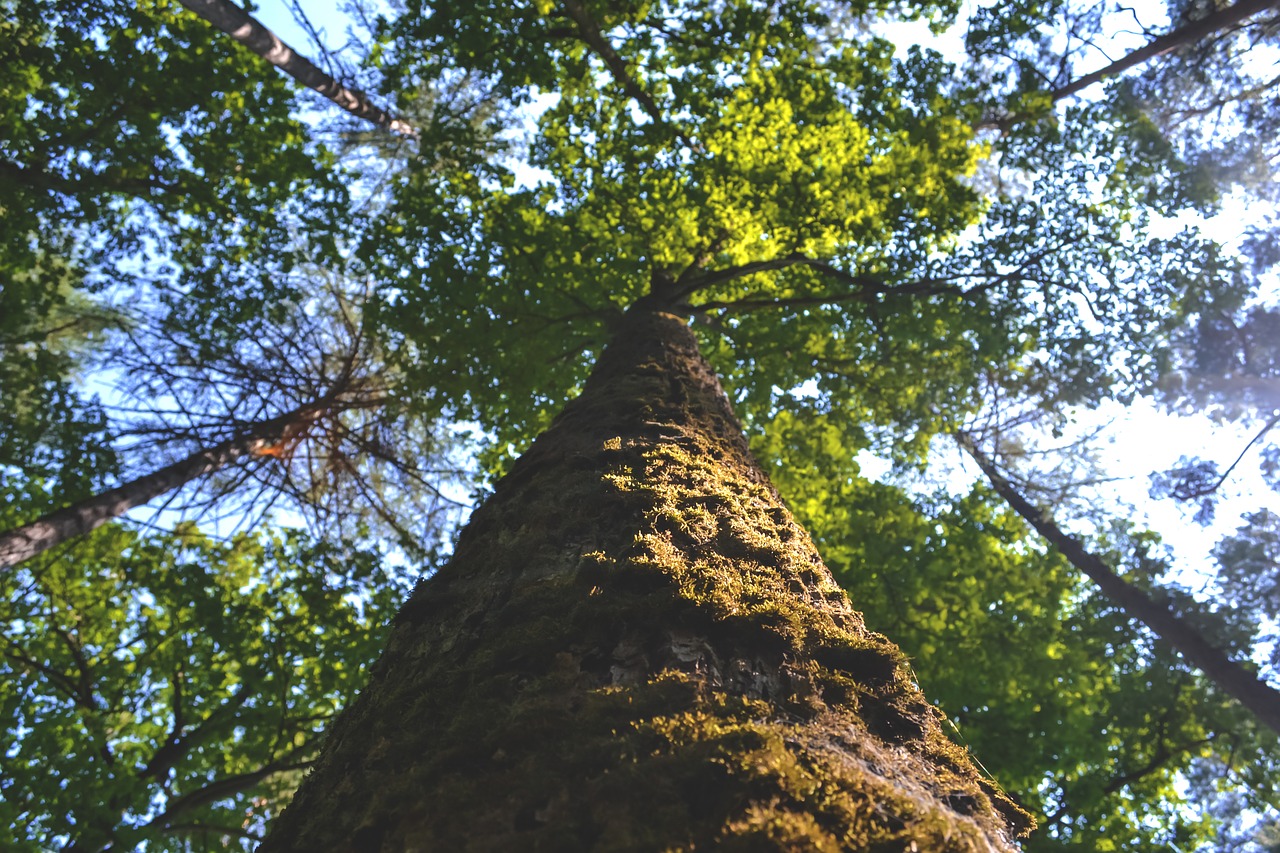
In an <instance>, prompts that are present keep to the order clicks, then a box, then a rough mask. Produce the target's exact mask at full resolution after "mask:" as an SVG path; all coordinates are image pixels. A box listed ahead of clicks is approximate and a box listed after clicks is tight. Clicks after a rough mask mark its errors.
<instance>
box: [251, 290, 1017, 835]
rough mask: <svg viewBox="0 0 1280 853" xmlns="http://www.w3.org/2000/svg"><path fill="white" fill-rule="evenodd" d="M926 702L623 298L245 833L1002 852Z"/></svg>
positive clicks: (712, 394) (1006, 825) (974, 786)
mask: <svg viewBox="0 0 1280 853" xmlns="http://www.w3.org/2000/svg"><path fill="white" fill-rule="evenodd" d="M940 722H941V716H940V714H939V713H938V712H937V711H936V710H934V709H933V708H932V707H931V706H930V705H929V704H928V703H927V702H926V701H925V700H924V698H923V697H922V695H921V693H920V691H919V689H918V688H917V686H916V685H915V684H914V682H913V680H912V677H911V673H910V669H909V667H908V666H907V665H906V664H905V661H904V659H903V657H902V655H901V653H900V652H899V651H898V649H897V648H896V647H895V646H894V645H893V644H892V643H890V642H889V641H888V640H887V639H885V638H884V637H882V636H880V635H878V634H875V633H873V632H871V631H869V630H867V628H866V627H865V626H864V624H863V621H862V618H861V616H860V614H858V613H857V612H856V611H855V610H854V609H853V607H852V606H851V604H850V602H849V600H848V598H847V596H846V595H845V594H844V593H843V592H842V591H841V590H840V589H839V587H838V586H837V585H836V583H835V581H834V580H833V579H832V576H831V574H830V572H829V571H828V570H827V568H826V567H825V566H824V565H823V563H822V560H821V559H820V557H819V556H818V554H817V551H816V550H815V548H814V546H813V544H812V542H811V541H810V539H809V537H808V535H807V534H806V533H805V532H804V530H803V529H801V528H800V527H799V525H797V524H796V522H795V521H794V519H793V518H792V517H791V514H790V512H788V511H787V509H786V507H785V506H784V505H783V503H782V501H781V500H780V499H779V497H778V495H777V493H776V492H775V491H774V489H773V488H772V486H771V485H770V484H769V482H768V480H767V478H766V477H765V475H764V474H763V473H762V471H761V470H760V468H759V466H758V465H757V464H756V463H755V461H754V460H753V459H752V457H751V455H750V453H749V451H748V450H747V446H746V442H745V440H744V438H743V436H742V433H741V429H740V427H739V425H738V423H737V421H736V419H735V417H734V415H733V412H732V410H731V408H730V406H729V403H728V400H727V398H726V397H725V395H724V393H723V391H722V390H721V388H720V385H719V382H718V381H717V379H716V377H715V375H714V373H713V371H712V370H711V368H710V367H709V365H708V364H707V363H706V361H705V360H703V359H702V357H701V356H700V355H699V353H698V349H697V344H696V340H695V338H694V336H693V335H692V333H691V332H690V330H689V329H688V327H687V326H686V325H685V323H684V322H683V321H682V320H681V319H679V318H678V317H675V316H672V315H670V314H665V313H662V312H660V311H653V310H645V309H644V308H643V307H641V306H637V307H636V308H635V309H633V310H632V311H631V312H629V313H628V315H627V316H626V317H625V318H624V320H623V322H622V324H621V326H620V331H619V332H618V334H617V336H616V337H615V339H614V341H613V342H612V343H611V344H610V346H609V347H608V349H607V350H606V351H605V353H604V354H603V355H602V356H601V359H600V361H599V363H598V364H597V366H596V368H595V370H594V371H593V373H592V376H591V378H590V380H589V381H588V383H587V385H586V387H585V389H584V391H583V393H582V394H581V396H580V397H578V398H577V399H576V400H574V401H573V402H571V403H570V404H569V405H568V406H567V407H566V409H565V411H564V412H563V413H562V414H561V415H560V417H559V418H558V419H557V420H556V422H555V423H554V424H553V425H552V427H551V428H550V429H549V430H548V431H547V432H546V433H544V434H543V435H542V436H541V437H539V438H538V440H537V441H536V442H535V443H534V445H533V446H532V447H531V448H530V450H529V451H528V452H527V453H526V454H525V455H524V456H523V457H522V458H521V459H520V460H519V461H518V462H517V463H516V464H515V466H514V468H513V469H512V471H511V473H510V474H508V475H507V476H506V477H505V478H504V479H503V480H502V481H500V482H499V484H498V485H497V488H496V490H495V492H494V494H493V496H492V497H491V498H490V499H489V500H488V501H487V502H486V503H485V505H484V506H483V507H481V508H480V509H479V510H477V512H476V513H475V516H474V517H473V519H472V521H471V522H470V524H469V525H468V526H467V528H466V530H465V531H464V532H463V533H462V535H461V537H460V538H459V542H458V546H457V550H456V552H455V554H454V557H453V559H452V560H451V561H450V563H449V564H448V565H446V566H445V567H444V568H442V569H441V570H440V571H439V572H438V573H437V574H436V575H435V576H433V577H432V578H430V579H429V580H427V581H425V582H424V583H422V584H421V585H420V586H419V588H418V589H417V590H416V591H415V593H414V595H413V596H412V598H411V600H410V601H409V602H408V603H407V604H406V605H405V607H404V609H403V610H402V612H401V613H400V615H399V616H398V618H397V621H396V625H395V628H394V630H393V633H392V637H391V640H390V642H389V646H388V648H387V651H386V653H385V654H384V656H383V658H382V659H381V660H380V661H379V663H378V664H377V666H376V667H375V668H374V671H373V673H372V676H371V680H370V684H369V686H368V688H367V689H366V690H365V692H364V694H363V695H362V696H361V697H360V699H359V700H358V701H357V702H356V703H355V704H354V705H353V706H352V707H351V708H350V709H348V710H347V711H346V712H345V713H344V714H343V716H342V717H341V718H340V719H339V721H338V723H337V724H336V725H335V727H334V730H333V732H332V735H331V737H330V741H329V744H328V746H327V748H326V749H325V751H324V753H323V755H322V756H321V758H320V760H319V762H318V764H317V766H316V768H315V771H314V772H313V773H312V775H311V776H310V777H309V778H308V779H307V781H306V783H305V784H304V785H303V787H302V788H301V790H300V791H299V793H298V796H297V798H296V800H295V802H294V804H293V805H292V806H291V807H290V808H289V809H287V810H286V811H285V813H284V814H283V815H282V816H281V818H280V819H279V820H278V821H277V822H276V824H275V826H274V827H273V829H272V832H271V835H270V837H269V839H268V841H267V842H266V843H265V844H264V845H263V848H262V849H263V850H266V851H276V850H361V851H364V850H369V851H376V850H387V851H390V850H410V849H417V850H424V851H425V850H672V851H675V850H686V851H693V850H868V851H871V850H886V851H887V850H895V851H901V850H911V849H917V850H922V851H923V850H929V851H977V850H982V851H986V850H1005V849H1012V842H1011V839H1012V838H1014V837H1015V836H1017V835H1019V834H1021V833H1022V832H1024V831H1026V830H1027V829H1028V828H1029V826H1030V819H1029V818H1028V817H1027V815H1026V814H1025V813H1023V812H1022V811H1021V810H1020V809H1019V808H1018V807H1017V806H1015V805H1014V804H1013V803H1012V802H1011V801H1009V800H1008V798H1006V797H1005V796H1004V795H1003V794H1002V793H1000V792H999V791H998V790H997V789H996V787H995V786H994V785H993V784H992V783H991V782H989V781H988V780H986V779H984V778H983V777H982V776H981V775H980V774H979V773H978V772H977V770H976V769H975V767H974V765H973V762H972V761H971V760H970V759H969V757H968V756H967V755H966V754H965V752H964V750H962V749H960V748H959V747H957V746H956V745H954V744H953V743H951V742H950V741H949V740H948V739H947V738H946V737H945V736H944V735H943V733H942V729H941V727H940Z"/></svg>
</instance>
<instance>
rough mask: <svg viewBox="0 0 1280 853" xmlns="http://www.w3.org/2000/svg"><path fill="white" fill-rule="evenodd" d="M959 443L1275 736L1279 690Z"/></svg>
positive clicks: (1119, 598) (1126, 604)
mask: <svg viewBox="0 0 1280 853" xmlns="http://www.w3.org/2000/svg"><path fill="white" fill-rule="evenodd" d="M957 440H958V441H959V443H960V446H961V447H963V448H964V449H965V451H966V452H968V454H969V455H970V456H972V457H973V459H974V461H976V462H977V463H978V467H980V468H981V469H982V471H983V473H984V474H986V475H987V479H988V480H990V481H991V485H992V486H993V487H994V488H995V490H996V492H998V493H999V494H1000V496H1001V497H1003V498H1004V499H1005V500H1006V501H1007V502H1008V503H1009V506H1011V507H1013V509H1014V511H1016V512H1017V513H1018V515H1021V516H1022V517H1023V518H1024V519H1026V520H1027V522H1028V523H1029V524H1030V525H1031V526H1032V527H1034V528H1035V529H1036V530H1037V531H1038V532H1039V533H1040V535H1041V536H1043V537H1044V538H1045V539H1048V540H1049V542H1050V543H1051V544H1052V545H1053V546H1054V547H1055V548H1057V549H1058V551H1059V552H1061V553H1062V555H1063V556H1064V557H1066V558H1067V560H1069V561H1070V562H1071V565H1073V566H1075V567H1076V568H1077V569H1079V570H1080V571H1082V572H1084V574H1085V575H1087V576H1088V577H1089V579H1090V580H1092V581H1093V582H1094V583H1096V584H1097V585H1098V588H1099V589H1101V590H1102V592H1103V593H1104V594H1105V595H1106V596H1107V597H1108V598H1110V599H1111V600H1112V601H1113V602H1115V603H1116V604H1117V605H1118V606H1119V607H1120V608H1121V609H1123V610H1124V611H1125V612H1126V613H1128V614H1129V616H1130V617H1131V618H1133V619H1137V620H1138V621H1139V622H1141V623H1142V624H1144V625H1146V626H1147V627H1148V628H1150V629H1151V630H1152V632H1154V633H1155V635H1156V636H1157V637H1159V638H1160V639H1161V640H1163V641H1164V642H1166V643H1168V644H1169V646H1170V647H1172V648H1173V649H1174V651H1176V652H1177V653H1178V654H1180V655H1182V657H1183V658H1184V659H1186V661H1187V662H1188V663H1190V664H1191V665H1192V666H1195V667H1197V668H1199V669H1200V671H1201V672H1203V673H1204V675H1205V677H1206V678H1208V679H1209V680H1211V681H1212V682H1213V683H1214V684H1216V685H1218V687H1219V688H1221V689H1222V690H1223V691H1224V692H1225V693H1227V694H1228V695H1230V696H1232V697H1234V698H1235V699H1236V701H1238V702H1239V703H1240V704H1241V705H1243V706H1244V707H1245V708H1248V709H1249V711H1250V712H1252V713H1253V714H1254V716H1256V717H1257V718H1258V720H1260V721H1261V722H1262V723H1263V724H1264V725H1266V726H1267V727H1268V728H1270V729H1271V730H1272V731H1274V732H1276V733H1277V734H1280V691H1277V690H1275V689H1274V688H1272V687H1271V686H1269V685H1268V684H1267V683H1266V682H1265V681H1262V680H1261V679H1259V678H1258V676H1257V675H1255V674H1254V673H1253V672H1250V671H1249V670H1248V669H1247V668H1245V667H1244V666H1242V665H1241V664H1239V663H1237V662H1236V661H1233V660H1232V659H1231V658H1229V657H1227V655H1226V653H1224V652H1223V651H1222V650H1221V649H1219V648H1218V647H1217V646H1215V645H1213V644H1212V643H1210V642H1209V641H1208V640H1206V639H1205V638H1204V637H1203V636H1202V635H1201V634H1200V632H1199V631H1197V630H1196V629H1195V628H1194V627H1192V626H1191V625H1189V624H1187V622H1185V621H1184V620H1183V619H1182V618H1180V617H1179V616H1178V614H1177V613H1175V612H1173V611H1172V610H1170V609H1169V608H1168V607H1167V606H1165V605H1162V604H1159V603H1158V602H1156V601H1153V600H1152V598H1151V596H1149V595H1148V594H1147V593H1146V592H1144V591H1143V590H1142V589H1139V588H1138V587H1136V586H1134V585H1133V584H1131V583H1129V582H1128V581H1126V580H1125V579H1124V578H1122V577H1120V576H1119V575H1117V574H1116V573H1115V572H1114V571H1112V570H1111V567H1110V566H1108V565H1107V564H1106V563H1104V562H1103V561H1102V560H1101V559H1100V558H1099V557H1098V556H1097V555H1095V554H1093V553H1091V552H1090V551H1089V550H1088V549H1086V548H1085V546H1084V545H1083V544H1082V543H1081V542H1080V540H1078V539H1076V538H1075V537H1074V536H1071V535H1070V534H1068V533H1066V532H1064V531H1063V530H1062V528H1060V527H1058V525H1057V524H1055V523H1054V522H1053V519H1052V518H1051V517H1050V516H1049V514H1048V513H1046V512H1044V511H1043V510H1040V509H1038V508H1036V507H1034V506H1032V505H1031V503H1030V502H1029V501H1028V500H1027V499H1026V498H1024V497H1023V496H1022V495H1021V494H1020V493H1019V492H1018V491H1017V490H1016V489H1015V488H1014V487H1013V484H1011V483H1010V482H1009V481H1008V479H1006V478H1005V477H1004V476H1003V475H1002V474H1001V473H1000V472H999V471H997V470H996V467H995V465H994V464H993V463H992V462H991V460H990V459H988V458H987V456H986V454H984V453H983V452H982V451H981V450H979V449H978V447H977V445H976V444H975V443H974V442H973V440H972V439H970V438H969V437H968V436H966V435H963V434H962V435H958V436H957Z"/></svg>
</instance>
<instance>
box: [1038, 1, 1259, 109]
mask: <svg viewBox="0 0 1280 853" xmlns="http://www.w3.org/2000/svg"><path fill="white" fill-rule="evenodd" d="M1276 7H1280V0H1241V2H1239V3H1236V4H1235V5H1233V6H1228V7H1226V8H1225V9H1219V10H1218V11H1216V12H1214V13H1213V14H1211V15H1206V16H1205V17H1204V18H1201V19H1200V20H1198V21H1192V22H1191V23H1189V24H1187V25H1186V26H1183V27H1179V28H1178V29H1176V30H1173V31H1172V32H1168V33H1165V34H1164V35H1162V36H1159V37H1157V38H1155V39H1152V41H1151V43H1150V44H1147V45H1146V46H1144V47H1140V48H1138V49H1137V50H1135V51H1132V52H1130V53H1128V54H1126V55H1124V56H1122V57H1121V58H1120V59H1117V60H1116V61H1115V62H1113V63H1111V64H1110V65H1108V66H1106V67H1105V68H1100V69H1098V70H1097V71H1094V72H1093V73H1092V74H1086V75H1084V76H1083V77H1081V78H1080V79H1079V80H1073V81H1071V82H1070V83H1068V84H1067V85H1065V86H1062V87H1060V88H1057V89H1055V90H1053V92H1052V93H1051V97H1052V98H1053V100H1054V101H1060V100H1062V99H1063V98H1069V97H1071V96H1072V95H1074V94H1076V93H1078V92H1081V91H1083V90H1085V89H1087V88H1089V87H1090V86H1092V85H1093V84H1094V83H1100V82H1102V81H1103V80H1106V79H1107V78H1109V77H1115V76H1116V75H1118V74H1123V73H1124V72H1126V71H1128V70H1129V69H1130V68H1133V67H1134V66H1136V65H1141V64H1142V63H1144V62H1147V61H1148V60H1151V59H1155V58H1156V57H1157V56H1160V55H1162V54H1165V53H1169V52H1170V51H1173V50H1177V49H1178V48H1180V47H1186V46H1187V45H1191V44H1195V43H1196V42H1198V41H1200V40H1201V39H1203V38H1205V37H1206V36H1210V35H1213V34H1214V33H1216V32H1219V31H1220V30H1225V29H1226V28H1227V27H1233V26H1235V25H1236V24H1238V23H1240V22H1241V21H1244V20H1246V19H1248V18H1252V17H1253V16H1254V15H1256V14H1258V13H1259V12H1265V11H1266V10H1267V9H1273V8H1276Z"/></svg>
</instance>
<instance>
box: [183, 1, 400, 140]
mask: <svg viewBox="0 0 1280 853" xmlns="http://www.w3.org/2000/svg"><path fill="white" fill-rule="evenodd" d="M178 2H179V3H181V4H182V5H183V6H185V7H186V8H187V9H189V10H190V11H192V12H194V13H196V14H197V15H199V16H200V17H201V18H204V19H205V20H206V21H208V22H209V23H210V24H212V25H213V26H215V27H217V28H218V29H220V30H222V31H223V32H224V33H226V34H227V35H229V36H231V37H232V38H233V39H235V40H236V41H238V42H240V44H242V45H244V46H245V47H247V48H249V50H252V51H253V52H254V53H256V54H258V56H261V57H262V58H263V59H265V60H266V61H267V62H270V63H271V64H272V65H274V66H275V67H277V68H279V69H280V70H281V71H283V72H284V73H286V74H288V75H289V76H290V77H292V78H293V79H294V80H297V81H298V82H299V83H301V84H302V85H304V86H306V87H307V88H309V89H314V90H315V91H317V92H319V93H320V94H321V95H324V96H325V97H326V98H328V99H329V100H330V101H333V102H334V103H335V104H337V105H338V106H340V107H342V108H343V109H344V110H346V111H347V112H349V113H351V114H352V115H353V116H355V117H356V118H360V119H364V120H365V121H367V122H371V123H373V124H375V125H377V126H378V127H382V128H386V129H387V130H390V131H393V132H394V133H399V134H402V135H404V136H410V137H415V138H416V137H417V135H418V132H417V130H415V129H414V128H413V127H412V126H411V125H409V124H407V123H406V122H403V121H401V120H400V119H398V118H396V117H395V116H393V115H391V114H390V113H388V112H386V111H385V110H383V109H381V108H379V107H377V106H375V105H374V103H373V102H372V101H370V100H369V96H368V95H366V94H365V93H364V92H361V91H359V90H357V89H349V88H347V87H346V86H343V85H342V84H341V83H339V82H338V81H337V80H335V79H333V77H331V76H329V75H328V74H326V73H325V72H323V71H321V70H320V69H319V68H317V67H316V66H315V65H314V64H313V63H312V62H311V61H310V60H309V59H307V58H306V57H304V56H299V55H298V53H297V52H296V51H294V49H293V48H291V47H289V45H287V44H285V43H284V42H283V41H281V40H280V38H279V37H278V36H277V35H276V34H275V33H273V32H272V31H271V30H269V29H267V27H265V26H263V24H262V22H261V21H259V20H258V19H257V18H255V17H253V16H252V15H250V14H249V13H248V12H246V11H244V10H243V9H241V8H240V7H239V6H237V5H235V4H234V3H231V2H229V0H178Z"/></svg>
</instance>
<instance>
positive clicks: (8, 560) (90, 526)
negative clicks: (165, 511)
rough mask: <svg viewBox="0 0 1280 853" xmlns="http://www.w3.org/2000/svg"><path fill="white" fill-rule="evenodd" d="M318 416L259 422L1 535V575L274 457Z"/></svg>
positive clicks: (310, 412) (298, 414) (300, 412)
mask: <svg viewBox="0 0 1280 853" xmlns="http://www.w3.org/2000/svg"><path fill="white" fill-rule="evenodd" d="M317 411H318V409H317V407H316V405H315V404H311V405H308V406H304V407H302V408H299V409H295V410H294V411H292V412H289V413H288V414H285V415H281V416H280V417H277V418H272V419H270V420H266V421H261V422H259V423H257V424H255V425H253V426H252V427H251V428H250V429H249V431H248V432H246V433H245V434H244V435H242V436H239V437H238V438H233V439H230V440H228V441H224V442H222V443H221V444H216V445H214V446H213V447H208V448H205V449H203V450H198V451H196V452H195V453H192V454H191V455H190V456H188V457H186V458H185V459H182V460H180V461H178V462H175V463H173V464H172V465H166V466H165V467H164V468H161V469H160V470H158V471H153V472H152V473H150V474H146V475H144V476H142V477H138V478H137V479H134V480H130V481H129V482H127V483H125V484H123V485H121V486H117V487H116V488H114V489H108V490H107V491H105V492H100V493H99V494H96V495H94V496H92V497H89V498H85V499H84V500H82V501H80V502H78V503H75V504H72V505H71V506H69V507H66V508H64V509H60V510H57V511H55V512H51V513H49V514H47V515H44V516H42V517H40V518H38V519H36V520H35V521H33V522H31V523H29V524H24V525H22V526H21V527H17V528H14V529H13V530H10V531H8V532H7V533H0V569H7V568H10V567H12V566H15V565H17V564H18V563H20V562H22V561H23V560H29V559H31V558H32V557H34V556H36V555H37V554H39V553H41V552H43V551H46V550H48V549H49V548H52V547H54V546H55V545H59V544H61V543H63V542H66V541H67V540H68V539H72V538H74V537H76V536H82V535H84V534H85V533H88V532H89V531H91V530H95V529H97V528H98V527H101V526H102V525H104V524H106V523H107V522H108V521H111V520H112V519H114V518H119V517H120V516H122V515H124V514H125V513H126V512H128V511H129V510H131V509H133V508H134V507H139V506H144V505H145V504H147V503H149V502H151V501H152V500H154V499H155V498H157V497H159V496H160V495H163V494H166V493H168V492H171V491H173V490H174V489H177V488H179V487H180V486H183V485H185V484H187V483H189V482H191V481H192V480H194V479H196V478H197V477H201V476H203V475H205V474H209V473H211V472H213V471H217V470H219V469H221V468H225V467H226V466H227V465H230V464H231V463H233V462H236V461H237V460H239V459H243V458H244V457H246V456H254V455H268V456H270V455H276V453H275V448H276V446H277V445H278V444H279V443H280V441H281V440H282V439H283V438H284V437H286V436H287V435H290V434H292V433H296V432H298V431H299V429H300V428H301V427H303V426H305V425H306V424H307V423H308V422H309V421H310V420H311V418H312V417H314V414H315V412H317Z"/></svg>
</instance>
